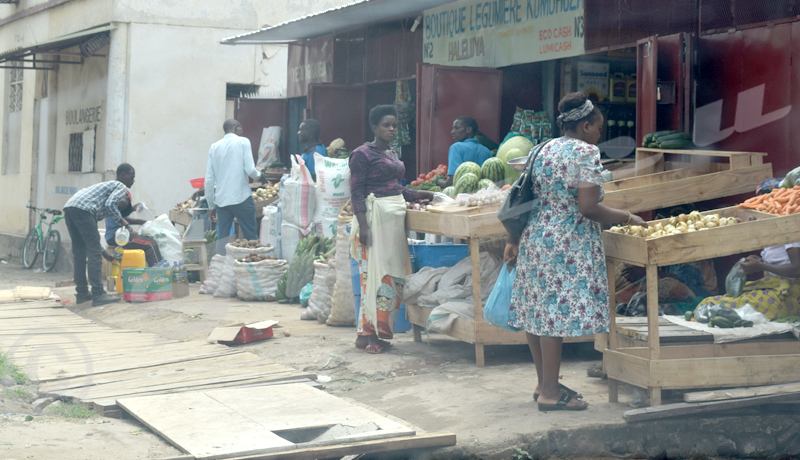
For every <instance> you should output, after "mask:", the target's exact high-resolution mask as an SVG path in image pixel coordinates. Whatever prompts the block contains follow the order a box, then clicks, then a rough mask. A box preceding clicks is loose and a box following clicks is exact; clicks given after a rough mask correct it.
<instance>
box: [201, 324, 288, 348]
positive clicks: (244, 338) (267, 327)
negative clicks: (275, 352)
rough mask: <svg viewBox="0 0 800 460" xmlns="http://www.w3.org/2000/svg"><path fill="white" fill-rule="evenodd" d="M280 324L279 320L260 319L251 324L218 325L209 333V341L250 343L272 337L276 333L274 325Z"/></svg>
mask: <svg viewBox="0 0 800 460" xmlns="http://www.w3.org/2000/svg"><path fill="white" fill-rule="evenodd" d="M276 324H278V322H277V321H269V320H268V321H259V322H257V323H251V324H247V325H245V324H243V323H238V324H232V325H230V326H225V327H218V328H216V329H214V330H213V331H211V334H209V335H208V338H207V339H206V340H208V341H209V342H218V343H223V344H232V343H248V342H255V341H256V340H264V339H268V338H270V337H272V336H273V335H275V333H274V332H273V330H272V327H273V326H275V325H276Z"/></svg>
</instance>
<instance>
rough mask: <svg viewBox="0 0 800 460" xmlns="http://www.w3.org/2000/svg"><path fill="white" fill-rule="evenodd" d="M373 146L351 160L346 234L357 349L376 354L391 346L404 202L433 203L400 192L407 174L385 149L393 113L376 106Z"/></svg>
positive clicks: (404, 247) (392, 133) (401, 276)
mask: <svg viewBox="0 0 800 460" xmlns="http://www.w3.org/2000/svg"><path fill="white" fill-rule="evenodd" d="M369 124H370V126H371V127H372V132H373V133H374V134H375V140H373V141H372V142H367V143H365V144H364V145H362V146H361V147H359V148H357V149H355V150H354V151H353V153H352V154H351V155H350V193H351V195H352V205H353V213H354V214H355V216H356V219H355V222H353V229H352V231H351V233H350V247H351V254H352V256H353V257H354V258H355V259H356V260H357V261H358V270H359V274H360V279H361V314H360V315H359V318H357V320H358V338H357V339H356V347H357V348H365V349H366V351H367V353H380V352H381V351H383V350H385V349H386V348H388V347H390V346H391V345H392V344H391V343H390V342H387V341H386V340H381V339H391V338H392V336H393V331H394V324H395V322H396V320H397V312H398V310H399V308H400V304H401V303H402V301H403V285H404V283H405V263H406V259H407V257H408V253H407V251H408V243H407V240H406V231H405V213H406V206H405V202H406V200H409V201H411V200H414V199H433V193H432V192H427V191H420V190H411V189H407V188H405V187H403V186H402V184H401V181H402V179H403V176H404V175H405V172H406V168H405V165H403V162H402V161H400V159H399V158H398V156H397V152H395V150H394V149H392V148H391V147H389V143H391V142H392V141H393V140H394V139H395V137H396V136H397V111H396V110H395V108H394V106H391V105H379V106H376V107H374V108H373V109H372V110H370V112H369Z"/></svg>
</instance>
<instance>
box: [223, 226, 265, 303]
mask: <svg viewBox="0 0 800 460" xmlns="http://www.w3.org/2000/svg"><path fill="white" fill-rule="evenodd" d="M225 251H226V254H227V255H226V256H225V265H224V266H223V268H222V275H221V276H220V281H219V287H218V288H217V290H216V291H215V292H214V297H236V277H235V275H234V273H233V265H234V263H235V262H236V259H242V258H247V257H252V255H253V254H255V255H256V256H261V255H273V253H274V250H273V249H272V246H270V245H266V246H264V245H262V244H261V243H259V242H258V240H250V241H248V240H244V239H237V240H235V241H234V242H233V243H228V244H226V245H225Z"/></svg>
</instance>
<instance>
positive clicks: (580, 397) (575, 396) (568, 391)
mask: <svg viewBox="0 0 800 460" xmlns="http://www.w3.org/2000/svg"><path fill="white" fill-rule="evenodd" d="M558 387H559V388H561V389H562V390H563V391H566V392H567V393H568V394H569V395H570V396H572V397H573V398H575V399H583V395H581V396H578V392H577V391H575V390H572V389H570V388H567V387H566V386H565V385H563V384H561V383H559V384H558ZM533 400H534V401H538V400H539V393H537V392H535V391H534V392H533Z"/></svg>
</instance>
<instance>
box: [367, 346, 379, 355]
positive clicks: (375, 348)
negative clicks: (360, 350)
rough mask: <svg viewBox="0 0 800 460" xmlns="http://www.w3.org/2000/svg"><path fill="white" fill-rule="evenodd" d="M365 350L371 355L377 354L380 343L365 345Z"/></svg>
mask: <svg viewBox="0 0 800 460" xmlns="http://www.w3.org/2000/svg"><path fill="white" fill-rule="evenodd" d="M365 350H367V353H369V354H371V355H379V354H380V353H381V351H382V349H381V347H380V345H367V346H366V347H365Z"/></svg>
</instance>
